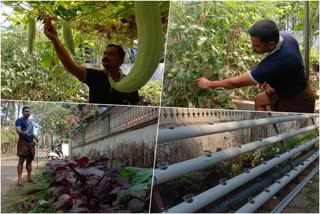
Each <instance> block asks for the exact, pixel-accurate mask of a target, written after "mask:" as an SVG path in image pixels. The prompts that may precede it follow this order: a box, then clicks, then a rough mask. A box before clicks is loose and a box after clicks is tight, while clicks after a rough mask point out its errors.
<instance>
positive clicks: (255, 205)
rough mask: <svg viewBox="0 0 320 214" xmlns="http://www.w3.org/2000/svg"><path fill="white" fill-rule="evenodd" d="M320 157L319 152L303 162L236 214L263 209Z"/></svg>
mask: <svg viewBox="0 0 320 214" xmlns="http://www.w3.org/2000/svg"><path fill="white" fill-rule="evenodd" d="M318 157H319V152H316V153H314V154H313V155H311V156H310V157H309V158H308V159H307V160H305V161H304V162H303V165H302V164H300V165H298V166H297V167H295V168H294V169H293V170H291V171H290V172H289V173H287V174H286V175H285V176H283V177H282V178H281V179H279V180H278V181H277V182H276V183H274V184H272V185H271V186H270V187H268V188H267V190H266V191H263V192H261V193H260V194H259V195H257V196H256V197H254V198H253V199H252V200H251V203H250V202H248V203H246V204H245V205H243V206H242V207H241V208H240V209H238V210H237V211H236V213H252V212H254V211H255V210H257V209H258V208H259V207H261V206H262V205H263V204H264V203H265V202H266V201H268V200H269V199H270V198H271V197H272V196H273V195H275V194H276V193H277V192H278V191H279V190H281V189H282V188H283V187H285V186H286V185H287V184H288V183H289V182H290V181H291V180H292V179H294V178H295V177H296V176H297V175H298V174H299V173H301V172H302V171H303V170H304V169H305V168H307V167H308V166H309V165H310V164H311V163H312V162H313V161H314V160H316V159H317V158H318Z"/></svg>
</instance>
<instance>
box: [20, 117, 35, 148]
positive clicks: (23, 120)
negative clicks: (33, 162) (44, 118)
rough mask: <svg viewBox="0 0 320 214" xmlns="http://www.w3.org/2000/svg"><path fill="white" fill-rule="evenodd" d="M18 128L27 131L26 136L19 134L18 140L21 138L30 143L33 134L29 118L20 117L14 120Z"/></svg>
mask: <svg viewBox="0 0 320 214" xmlns="http://www.w3.org/2000/svg"><path fill="white" fill-rule="evenodd" d="M18 127H19V128H20V129H21V131H24V132H25V131H27V132H28V136H24V135H21V134H19V140H23V141H25V142H27V143H32V142H33V138H34V134H33V125H32V123H31V121H30V120H27V119H26V118H25V117H20V118H19V119H17V120H16V128H18Z"/></svg>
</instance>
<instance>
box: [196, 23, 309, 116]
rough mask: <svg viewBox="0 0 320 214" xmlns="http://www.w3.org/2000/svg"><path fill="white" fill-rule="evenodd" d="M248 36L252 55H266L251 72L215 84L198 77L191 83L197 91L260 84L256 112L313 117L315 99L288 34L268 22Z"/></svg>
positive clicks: (300, 60) (255, 26)
mask: <svg viewBox="0 0 320 214" xmlns="http://www.w3.org/2000/svg"><path fill="white" fill-rule="evenodd" d="M249 33H250V39H251V44H252V49H253V51H254V52H256V53H257V54H265V53H268V55H267V56H266V57H265V58H264V59H263V60H262V61H261V62H260V63H259V64H258V65H257V66H256V67H255V68H254V69H253V70H251V71H249V72H247V73H244V74H241V75H239V76H236V77H231V78H227V79H224V80H217V81H210V80H208V79H206V78H204V77H201V78H199V79H197V80H195V83H196V85H197V86H198V87H199V88H201V89H210V88H211V89H214V88H217V87H223V88H226V89H233V88H240V87H244V86H250V85H255V84H261V85H262V86H263V87H264V88H265V91H264V92H262V93H260V94H258V95H257V96H256V99H255V103H256V105H255V108H256V110H257V111H265V110H266V106H270V107H271V110H272V111H281V112H305V113H313V112H314V107H315V96H314V94H313V92H312V91H311V89H310V87H309V85H308V81H307V78H306V76H305V73H304V66H303V60H302V57H301V53H300V50H299V45H298V42H297V41H296V40H295V39H294V38H293V37H292V36H291V35H289V34H286V33H281V34H280V33H279V30H278V27H277V25H276V24H275V23H274V22H273V21H271V20H268V19H263V20H260V21H258V22H256V23H255V24H254V25H253V26H252V27H251V28H250V31H249Z"/></svg>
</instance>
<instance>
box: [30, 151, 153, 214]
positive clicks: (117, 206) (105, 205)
mask: <svg viewBox="0 0 320 214" xmlns="http://www.w3.org/2000/svg"><path fill="white" fill-rule="evenodd" d="M105 161H109V159H108V158H103V159H99V160H95V161H90V160H89V159H88V158H87V157H83V158H81V159H78V160H70V159H69V160H52V161H50V162H49V163H48V164H47V169H46V171H44V173H43V174H44V176H46V177H48V176H49V177H51V182H50V185H49V187H48V188H46V189H48V191H49V192H51V193H52V196H53V204H52V207H53V208H54V209H55V210H56V211H59V212H72V213H80V212H90V213H97V212H103V213H106V212H122V213H127V212H144V211H146V210H148V208H149V201H150V189H151V179H152V169H147V168H137V167H123V166H122V167H118V168H113V169H110V170H105V167H104V166H103V165H102V162H105ZM43 190H45V189H41V190H33V191H31V192H29V193H28V194H34V193H37V192H40V191H43Z"/></svg>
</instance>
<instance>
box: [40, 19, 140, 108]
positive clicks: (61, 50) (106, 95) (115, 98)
mask: <svg viewBox="0 0 320 214" xmlns="http://www.w3.org/2000/svg"><path fill="white" fill-rule="evenodd" d="M44 33H45V35H46V36H47V37H48V38H49V39H50V40H51V42H52V44H53V47H54V49H55V51H56V53H57V56H58V58H59V60H60V62H61V63H62V65H63V66H64V68H65V69H66V70H67V71H68V72H70V73H71V74H72V75H74V76H75V77H77V79H78V80H80V81H81V82H84V83H86V84H87V85H88V87H89V102H90V103H101V104H129V105H131V104H137V103H138V102H139V94H138V92H137V91H136V92H132V93H123V92H119V91H116V90H115V89H113V88H111V85H110V83H109V80H108V76H111V77H112V79H113V80H114V81H120V80H121V78H122V77H123V76H124V75H123V74H122V72H121V70H120V66H121V65H122V63H123V60H124V56H125V52H124V50H123V49H122V47H120V46H119V45H114V44H110V45H108V46H107V48H106V50H105V52H104V56H103V58H102V65H103V67H104V68H105V69H104V70H103V71H101V70H95V69H87V68H85V67H82V66H81V65H78V64H76V63H74V62H73V60H72V58H71V56H70V54H69V53H68V51H67V50H66V49H65V47H64V46H63V45H62V43H61V41H60V40H59V38H58V32H57V30H56V28H55V26H54V25H53V24H52V23H51V19H50V18H47V19H46V20H45V24H44Z"/></svg>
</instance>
